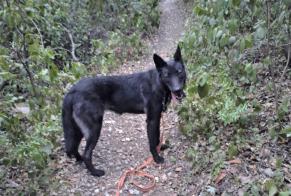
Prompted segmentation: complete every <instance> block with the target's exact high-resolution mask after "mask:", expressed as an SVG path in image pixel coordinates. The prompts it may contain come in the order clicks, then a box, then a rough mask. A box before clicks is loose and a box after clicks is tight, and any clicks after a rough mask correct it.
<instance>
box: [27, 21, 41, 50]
mask: <svg viewBox="0 0 291 196" xmlns="http://www.w3.org/2000/svg"><path fill="white" fill-rule="evenodd" d="M30 20H31V22H32V24H33V25H34V27H35V28H36V30H37V32H38V34H39V37H40V42H41V46H42V48H44V42H43V38H42V34H41V32H40V29H39V28H38V26H37V24H36V23H35V22H34V20H33V19H30Z"/></svg>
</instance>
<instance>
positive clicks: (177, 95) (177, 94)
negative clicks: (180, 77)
mask: <svg viewBox="0 0 291 196" xmlns="http://www.w3.org/2000/svg"><path fill="white" fill-rule="evenodd" d="M184 97H186V94H185V93H184V91H183V90H178V91H174V92H172V98H174V99H176V100H178V101H179V102H181V101H182V99H183V98H184Z"/></svg>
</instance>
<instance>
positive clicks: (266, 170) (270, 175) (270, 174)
mask: <svg viewBox="0 0 291 196" xmlns="http://www.w3.org/2000/svg"><path fill="white" fill-rule="evenodd" d="M263 172H264V174H266V175H267V176H269V177H273V176H274V172H273V171H272V169H271V168H267V169H264V171H263Z"/></svg>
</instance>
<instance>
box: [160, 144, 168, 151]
mask: <svg viewBox="0 0 291 196" xmlns="http://www.w3.org/2000/svg"><path fill="white" fill-rule="evenodd" d="M167 148H170V145H168V144H162V145H161V148H160V150H161V151H164V150H166V149H167Z"/></svg>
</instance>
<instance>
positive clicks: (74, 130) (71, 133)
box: [62, 95, 81, 158]
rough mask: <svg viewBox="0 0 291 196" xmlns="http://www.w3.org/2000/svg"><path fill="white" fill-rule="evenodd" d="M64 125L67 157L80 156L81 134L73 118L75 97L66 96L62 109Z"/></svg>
mask: <svg viewBox="0 0 291 196" xmlns="http://www.w3.org/2000/svg"><path fill="white" fill-rule="evenodd" d="M62 123H63V130H64V138H65V151H66V153H67V155H68V156H69V157H70V158H72V156H75V157H76V156H78V154H79V153H78V148H79V143H80V140H81V138H80V137H81V135H80V134H81V132H80V129H79V127H78V126H77V124H76V122H75V120H74V118H73V96H71V95H66V96H65V98H64V102H63V108H62Z"/></svg>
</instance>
